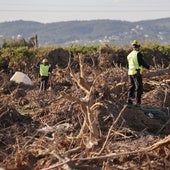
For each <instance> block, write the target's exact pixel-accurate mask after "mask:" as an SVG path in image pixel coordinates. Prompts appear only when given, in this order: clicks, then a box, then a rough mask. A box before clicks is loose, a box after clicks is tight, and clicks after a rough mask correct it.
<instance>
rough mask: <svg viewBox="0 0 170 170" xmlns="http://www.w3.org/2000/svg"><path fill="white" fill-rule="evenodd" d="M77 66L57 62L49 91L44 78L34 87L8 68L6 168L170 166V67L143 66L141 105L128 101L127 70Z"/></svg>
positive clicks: (2, 114)
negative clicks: (14, 77) (14, 76)
mask: <svg viewBox="0 0 170 170" xmlns="http://www.w3.org/2000/svg"><path fill="white" fill-rule="evenodd" d="M76 65H77V63H74V68H76V67H75V66H76ZM80 66H81V64H80ZM71 68H72V67H71V66H70V67H65V68H59V67H57V68H55V69H54V70H53V73H52V76H51V81H49V82H50V83H49V86H50V88H49V90H47V91H45V92H43V91H39V83H40V82H39V79H38V77H35V79H33V80H32V81H33V85H32V86H29V85H25V84H23V83H20V84H17V83H15V82H11V81H9V80H10V75H9V74H6V73H3V72H1V74H0V167H2V168H4V169H8V170H9V169H11V170H14V169H15V170H47V169H66V170H68V169H71V170H73V169H74V170H111V169H114V170H131V169H136V170H137V169H141V170H144V169H153V170H168V169H169V168H170V111H169V108H170V73H169V70H168V69H154V68H153V69H152V70H145V71H144V75H143V83H144V94H143V98H142V105H141V107H135V106H127V105H126V94H127V85H128V84H127V69H126V68H121V67H117V66H114V67H110V68H109V69H104V68H103V67H102V65H101V67H100V68H98V67H95V66H93V64H90V65H89V63H88V64H87V63H84V64H83V68H81V67H80V68H79V67H77V70H76V69H74V70H73V69H71ZM82 70H83V71H82ZM87 94H88V95H87ZM89 98H90V99H89ZM89 113H90V114H91V115H93V116H94V117H93V118H94V119H92V117H91V115H89ZM96 115H97V116H96ZM89 117H90V118H89ZM86 118H87V121H84V120H86ZM89 119H91V120H89ZM94 120H95V121H94ZM84 122H85V124H84ZM96 122H97V123H96ZM83 126H84V128H82V127H83ZM90 126H92V127H90ZM95 128H96V129H95ZM82 129H83V130H82ZM95 130H96V132H97V133H94V131H95Z"/></svg>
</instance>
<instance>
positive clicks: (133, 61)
mask: <svg viewBox="0 0 170 170" xmlns="http://www.w3.org/2000/svg"><path fill="white" fill-rule="evenodd" d="M138 53H139V51H136V50H133V51H132V52H131V53H130V54H129V55H128V56H127V60H128V75H135V74H136V73H137V69H139V72H140V74H142V66H139V63H138V58H137V54H138Z"/></svg>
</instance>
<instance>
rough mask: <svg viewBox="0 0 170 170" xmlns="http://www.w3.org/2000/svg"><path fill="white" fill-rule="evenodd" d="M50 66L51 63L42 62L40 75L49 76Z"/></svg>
mask: <svg viewBox="0 0 170 170" xmlns="http://www.w3.org/2000/svg"><path fill="white" fill-rule="evenodd" d="M49 68H50V66H49V65H44V64H40V75H41V76H48V71H49Z"/></svg>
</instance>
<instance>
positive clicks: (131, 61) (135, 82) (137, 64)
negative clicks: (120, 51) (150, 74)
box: [127, 40, 150, 106]
mask: <svg viewBox="0 0 170 170" xmlns="http://www.w3.org/2000/svg"><path fill="white" fill-rule="evenodd" d="M131 45H132V49H133V50H132V51H131V52H130V53H129V55H128V56H127V61H128V83H129V87H128V99H127V103H128V104H133V99H134V98H135V99H136V105H137V106H140V104H141V97H142V93H143V82H142V69H143V67H144V68H146V69H149V68H150V66H149V65H148V64H147V63H146V62H145V60H144V58H143V54H142V53H141V51H140V47H141V46H140V44H139V42H138V41H137V40H134V41H133V42H132V44H131Z"/></svg>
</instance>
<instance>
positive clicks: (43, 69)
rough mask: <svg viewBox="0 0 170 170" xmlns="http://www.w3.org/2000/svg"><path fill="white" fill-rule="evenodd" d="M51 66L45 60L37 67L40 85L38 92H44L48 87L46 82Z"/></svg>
mask: <svg viewBox="0 0 170 170" xmlns="http://www.w3.org/2000/svg"><path fill="white" fill-rule="evenodd" d="M51 71H52V70H51V66H50V65H49V63H48V60H47V59H46V58H45V59H43V60H42V63H41V64H40V65H39V73H40V76H41V83H40V91H41V90H43V91H44V90H46V89H47V87H48V80H49V74H50V72H51Z"/></svg>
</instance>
